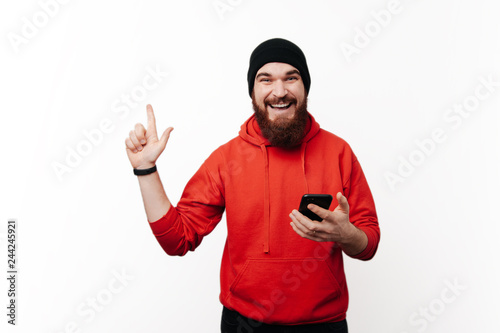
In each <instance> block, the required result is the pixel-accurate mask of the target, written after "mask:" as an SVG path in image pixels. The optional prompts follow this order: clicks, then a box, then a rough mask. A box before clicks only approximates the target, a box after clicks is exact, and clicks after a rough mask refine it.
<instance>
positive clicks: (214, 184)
mask: <svg viewBox="0 0 500 333" xmlns="http://www.w3.org/2000/svg"><path fill="white" fill-rule="evenodd" d="M218 154H219V153H218V152H217V151H215V152H214V153H212V155H211V156H210V157H209V158H208V159H207V160H206V161H205V162H204V163H203V165H202V166H201V167H200V169H198V171H197V172H196V173H195V174H194V176H193V177H192V178H191V179H190V180H189V182H188V183H187V185H186V187H185V189H184V192H183V193H182V197H181V199H180V200H179V202H178V204H177V206H176V207H174V206H173V205H171V206H170V209H169V210H168V211H167V213H166V214H165V215H164V216H163V217H161V218H160V219H159V220H157V221H154V222H150V221H148V222H149V225H150V227H151V229H152V231H153V234H154V235H155V237H156V239H157V240H158V242H159V243H160V245H161V247H162V248H163V249H164V250H165V252H166V253H167V254H169V255H179V256H183V255H185V254H186V253H187V252H188V251H194V250H195V249H196V248H197V247H198V245H200V243H201V241H202V239H203V237H204V236H206V235H207V234H209V233H210V232H212V230H213V229H214V228H215V226H216V225H217V223H219V221H220V220H221V218H222V214H223V213H224V207H225V200H224V192H223V186H222V182H221V179H220V176H219V172H218V163H217V158H215V157H216V156H217V155H218Z"/></svg>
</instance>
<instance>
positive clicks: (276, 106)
mask: <svg viewBox="0 0 500 333" xmlns="http://www.w3.org/2000/svg"><path fill="white" fill-rule="evenodd" d="M289 105H290V104H272V105H271V106H272V107H273V108H286V107H287V106H289Z"/></svg>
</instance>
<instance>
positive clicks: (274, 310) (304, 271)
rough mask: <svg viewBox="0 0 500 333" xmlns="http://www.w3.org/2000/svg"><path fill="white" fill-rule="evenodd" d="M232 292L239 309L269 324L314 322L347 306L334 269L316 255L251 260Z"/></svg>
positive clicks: (233, 285) (234, 284) (231, 297)
mask: <svg viewBox="0 0 500 333" xmlns="http://www.w3.org/2000/svg"><path fill="white" fill-rule="evenodd" d="M230 291H231V294H230V303H231V304H233V305H234V307H235V308H236V309H240V311H242V310H243V312H244V313H243V314H244V315H246V316H249V317H251V318H255V319H257V320H260V321H264V322H268V323H276V324H279V323H290V322H291V321H293V322H296V323H300V322H314V321H315V320H321V319H324V318H328V317H331V316H332V315H334V312H335V311H339V310H340V308H344V306H343V305H340V304H339V302H338V301H339V296H340V295H341V290H340V287H339V284H338V282H337V280H336V279H335V277H334V276H333V274H332V271H331V270H330V269H329V267H328V265H327V263H326V262H325V261H322V260H318V259H316V258H305V259H248V260H247V262H246V263H245V266H244V267H243V269H242V270H241V272H240V273H239V274H238V276H237V277H236V279H235V280H234V282H233V284H232V285H231V287H230ZM345 301H346V302H347V299H345ZM346 305H347V304H346ZM339 306H340V308H339ZM345 310H346V309H343V311H345ZM340 311H342V310H340Z"/></svg>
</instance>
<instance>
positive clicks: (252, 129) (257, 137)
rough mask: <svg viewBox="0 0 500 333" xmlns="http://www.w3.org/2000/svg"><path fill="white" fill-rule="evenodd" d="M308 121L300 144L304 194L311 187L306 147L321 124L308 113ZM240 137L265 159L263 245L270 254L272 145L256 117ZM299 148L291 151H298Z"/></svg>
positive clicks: (253, 116)
mask: <svg viewBox="0 0 500 333" xmlns="http://www.w3.org/2000/svg"><path fill="white" fill-rule="evenodd" d="M308 116H309V117H308V120H307V125H306V129H305V135H304V137H303V138H302V140H301V142H300V156H301V163H302V173H303V181H304V193H309V185H308V183H307V178H306V146H307V143H308V142H309V141H310V140H311V139H312V138H313V137H314V136H315V135H316V134H318V132H319V129H320V127H319V124H318V123H317V122H316V120H315V119H314V117H313V116H312V115H311V114H310V113H309V112H308ZM239 135H240V137H241V138H242V139H243V140H245V141H247V142H248V143H250V144H252V145H255V146H258V147H260V150H261V152H262V155H263V158H264V165H263V166H264V170H265V171H264V228H265V230H264V232H265V233H266V237H265V242H264V244H263V251H264V253H269V243H270V238H271V232H270V229H271V212H270V204H271V196H270V190H269V188H270V186H269V182H270V179H269V152H268V147H270V146H271V143H270V142H269V141H268V140H267V139H266V138H265V137H263V136H262V132H261V130H260V127H259V125H258V123H257V120H256V119H255V115H252V116H251V117H250V118H248V119H247V121H246V122H245V123H244V124H243V125H241V129H240V132H239ZM297 148H298V145H297V147H294V148H291V149H297Z"/></svg>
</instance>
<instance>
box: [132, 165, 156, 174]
mask: <svg viewBox="0 0 500 333" xmlns="http://www.w3.org/2000/svg"><path fill="white" fill-rule="evenodd" d="M155 171H156V165H155V166H153V167H152V168H149V169H134V175H136V176H145V175H149V174H150V173H153V172H155Z"/></svg>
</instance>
